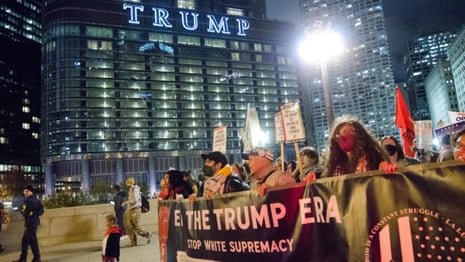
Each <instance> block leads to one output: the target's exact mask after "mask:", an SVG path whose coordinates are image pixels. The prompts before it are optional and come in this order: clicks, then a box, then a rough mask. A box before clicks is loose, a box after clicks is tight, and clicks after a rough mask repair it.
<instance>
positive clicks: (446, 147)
mask: <svg viewBox="0 0 465 262" xmlns="http://www.w3.org/2000/svg"><path fill="white" fill-rule="evenodd" d="M453 159H454V148H453V147H452V145H451V144H450V135H444V136H443V137H441V142H440V145H439V156H438V159H437V160H436V162H444V161H448V160H453Z"/></svg>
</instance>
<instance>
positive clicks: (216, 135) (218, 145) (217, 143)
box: [213, 126, 228, 153]
mask: <svg viewBox="0 0 465 262" xmlns="http://www.w3.org/2000/svg"><path fill="white" fill-rule="evenodd" d="M227 141H228V139H227V132H226V126H219V127H217V128H215V129H213V151H220V152H222V153H226V144H227Z"/></svg>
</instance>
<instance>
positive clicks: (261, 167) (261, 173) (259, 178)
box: [242, 148, 296, 196]
mask: <svg viewBox="0 0 465 262" xmlns="http://www.w3.org/2000/svg"><path fill="white" fill-rule="evenodd" d="M242 159H244V160H248V163H249V167H250V172H251V173H252V176H253V177H254V178H255V181H254V182H253V183H252V184H251V189H253V190H258V193H259V194H260V195H261V196H264V195H265V194H266V191H267V190H268V189H270V188H274V187H285V186H293V185H295V184H296V182H295V179H294V177H293V176H292V175H291V174H290V173H287V172H285V173H283V172H282V171H281V169H280V168H278V167H277V166H276V165H275V164H274V163H273V153H271V152H270V151H269V150H267V149H265V148H256V149H253V150H251V151H249V152H244V153H242Z"/></svg>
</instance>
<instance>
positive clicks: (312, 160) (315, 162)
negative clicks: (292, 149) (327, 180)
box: [292, 146, 323, 182]
mask: <svg viewBox="0 0 465 262" xmlns="http://www.w3.org/2000/svg"><path fill="white" fill-rule="evenodd" d="M300 165H301V166H302V171H303V174H300V170H299V168H296V169H295V170H294V172H293V173H292V175H293V176H294V178H295V180H296V181H297V182H303V181H304V180H305V177H306V176H307V175H308V174H309V173H314V174H315V176H316V177H317V178H319V177H321V174H322V173H323V168H322V167H321V165H320V162H319V156H318V152H317V151H316V149H315V148H314V147H310V146H307V147H304V148H302V149H301V150H300Z"/></svg>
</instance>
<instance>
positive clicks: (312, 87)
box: [301, 0, 398, 150]
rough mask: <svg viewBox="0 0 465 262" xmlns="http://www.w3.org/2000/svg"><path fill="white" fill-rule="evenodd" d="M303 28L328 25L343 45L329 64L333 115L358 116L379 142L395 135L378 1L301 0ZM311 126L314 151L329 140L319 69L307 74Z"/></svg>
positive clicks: (390, 76) (312, 67)
mask: <svg viewBox="0 0 465 262" xmlns="http://www.w3.org/2000/svg"><path fill="white" fill-rule="evenodd" d="M301 12H302V20H303V25H304V26H305V28H306V31H308V32H309V33H311V32H312V31H314V30H318V29H320V28H326V27H330V29H331V30H333V31H335V32H337V33H338V34H339V35H340V37H341V38H342V41H343V42H344V46H345V51H344V53H343V54H341V55H339V56H338V57H337V58H335V59H334V60H332V61H328V63H327V68H328V74H329V82H330V83H329V86H330V90H331V96H332V101H333V111H334V115H335V117H338V116H341V115H343V114H352V115H355V116H358V117H359V118H360V119H361V120H362V122H363V123H364V124H365V125H366V127H367V128H368V129H370V130H371V131H372V132H373V133H374V134H375V135H376V136H377V137H378V138H381V137H382V136H385V135H397V134H398V129H397V128H396V127H395V125H394V116H395V110H394V107H395V85H394V78H393V72H392V65H391V58H390V54H389V48H388V41H387V36H386V29H385V22H384V14H383V7H382V5H381V0H365V1H339V0H328V1H314V0H302V1H301ZM305 71H306V72H307V74H306V75H307V76H308V78H307V79H303V81H306V82H307V84H308V85H307V87H305V90H306V91H307V92H308V97H309V101H310V105H309V106H310V107H309V108H306V109H308V110H309V111H308V112H310V113H311V119H312V122H313V128H312V130H313V132H314V133H313V136H314V137H315V145H316V146H317V147H318V148H319V150H322V149H324V147H325V144H326V142H327V139H328V133H329V128H328V123H327V115H326V111H325V103H324V101H325V100H324V96H323V85H322V77H321V73H320V69H319V68H318V67H317V66H316V65H308V66H307V68H306V70H305Z"/></svg>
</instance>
